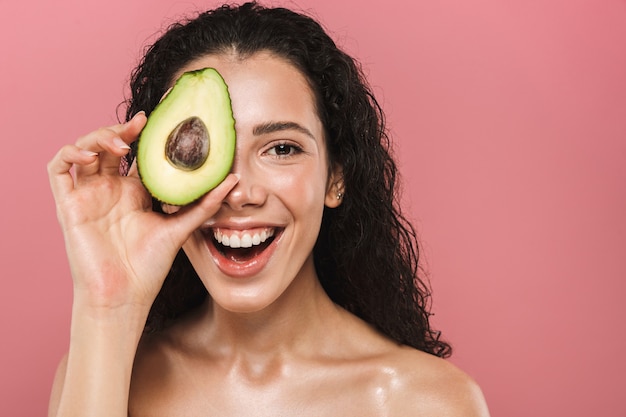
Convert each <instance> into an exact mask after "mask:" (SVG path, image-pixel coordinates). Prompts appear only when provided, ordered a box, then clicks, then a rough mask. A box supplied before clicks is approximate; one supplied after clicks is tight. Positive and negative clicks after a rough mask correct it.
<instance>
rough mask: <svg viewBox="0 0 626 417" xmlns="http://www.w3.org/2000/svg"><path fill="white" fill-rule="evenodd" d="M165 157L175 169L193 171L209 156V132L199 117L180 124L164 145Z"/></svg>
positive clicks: (190, 118)
mask: <svg viewBox="0 0 626 417" xmlns="http://www.w3.org/2000/svg"><path fill="white" fill-rule="evenodd" d="M165 156H166V157H167V160H168V161H169V163H170V164H172V165H173V166H174V167H175V168H178V169H182V170H185V171H193V170H196V169H198V168H200V167H201V166H202V164H204V162H205V161H206V160H207V157H208V156H209V131H208V129H207V128H206V126H205V124H204V123H203V122H202V120H201V119H200V118H199V117H196V116H192V117H189V118H188V119H185V120H183V121H182V122H180V123H179V124H178V125H177V126H176V127H175V128H174V130H172V133H170V134H169V136H168V137H167V141H166V143H165Z"/></svg>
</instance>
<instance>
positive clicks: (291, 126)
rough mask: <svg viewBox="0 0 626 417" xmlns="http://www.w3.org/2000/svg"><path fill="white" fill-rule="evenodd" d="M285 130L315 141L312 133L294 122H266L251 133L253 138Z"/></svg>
mask: <svg viewBox="0 0 626 417" xmlns="http://www.w3.org/2000/svg"><path fill="white" fill-rule="evenodd" d="M285 130H295V131H297V132H300V133H303V134H305V135H307V136H309V137H310V138H311V139H315V136H313V133H311V131H310V130H309V129H307V128H306V127H304V126H302V125H301V124H298V123H296V122H267V123H263V124H260V125H256V126H255V127H254V129H252V133H253V134H254V135H255V136H260V135H266V134H269V133H274V132H282V131H285Z"/></svg>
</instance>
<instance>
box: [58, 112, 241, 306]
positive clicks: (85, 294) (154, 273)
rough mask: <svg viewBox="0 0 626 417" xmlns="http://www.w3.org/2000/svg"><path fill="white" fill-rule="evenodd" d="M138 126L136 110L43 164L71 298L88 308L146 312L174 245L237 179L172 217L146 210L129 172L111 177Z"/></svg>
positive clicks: (140, 121)
mask: <svg viewBox="0 0 626 417" xmlns="http://www.w3.org/2000/svg"><path fill="white" fill-rule="evenodd" d="M145 123H146V117H145V115H144V114H143V113H139V114H137V115H136V116H135V117H133V119H132V120H130V121H129V122H127V123H124V124H120V125H116V126H112V127H109V128H103V129H99V130H97V131H94V132H92V133H89V134H88V135H86V136H84V137H82V138H80V139H79V140H78V141H77V142H76V144H75V145H67V146H65V147H63V148H62V149H61V150H60V151H59V152H58V153H57V155H56V156H55V157H54V158H53V159H52V160H51V161H50V163H49V164H48V172H49V176H50V183H51V188H52V191H53V194H54V198H55V201H56V206H57V215H58V218H59V222H60V224H61V228H62V230H63V234H64V237H65V242H66V251H67V255H68V258H69V262H70V267H71V271H72V277H73V279H74V289H75V295H74V296H75V300H76V299H77V298H78V299H80V300H82V301H83V302H86V303H87V306H88V307H90V308H97V309H100V308H105V309H115V308H119V307H129V306H134V307H138V306H141V307H143V309H144V310H145V311H146V314H147V311H148V309H149V308H150V305H151V304H152V302H153V300H154V298H155V297H156V295H157V293H158V291H159V289H160V288H161V285H162V283H163V280H164V278H165V276H166V274H167V272H168V270H169V268H170V266H171V264H172V261H173V259H174V257H175V255H176V253H177V252H178V250H179V248H180V247H181V246H182V244H183V243H184V242H185V240H186V239H187V238H188V237H189V235H190V234H191V233H192V232H193V231H194V230H195V229H197V228H198V227H199V226H200V225H201V224H202V223H203V222H204V221H206V220H207V219H208V218H209V217H211V216H212V215H213V214H215V212H216V211H217V210H218V209H219V207H220V205H221V202H222V200H223V199H224V197H225V196H226V195H227V193H228V192H229V191H230V189H231V188H232V187H233V186H234V185H235V184H236V182H237V179H236V177H235V176H233V175H230V176H229V177H227V178H226V180H224V182H223V183H222V184H220V186H218V187H217V188H216V189H215V190H213V191H212V192H210V193H209V194H207V195H206V196H204V197H203V198H202V199H201V200H200V201H198V202H196V203H194V204H192V205H190V206H187V207H184V208H183V209H181V210H180V211H178V212H177V213H175V214H173V215H163V214H160V213H155V212H153V211H152V209H151V205H152V204H151V198H150V196H149V195H148V193H147V192H146V190H145V189H144V187H143V186H142V184H141V181H140V179H139V177H138V175H137V171H136V169H135V167H132V168H131V172H130V174H129V175H128V176H122V175H120V174H119V162H120V157H122V156H124V155H125V154H126V153H127V152H128V151H129V149H130V148H129V146H128V144H129V143H131V142H133V141H134V140H136V139H137V136H138V135H139V133H140V132H141V129H142V128H143V126H144V125H145ZM72 168H73V171H74V175H72V173H71V170H72Z"/></svg>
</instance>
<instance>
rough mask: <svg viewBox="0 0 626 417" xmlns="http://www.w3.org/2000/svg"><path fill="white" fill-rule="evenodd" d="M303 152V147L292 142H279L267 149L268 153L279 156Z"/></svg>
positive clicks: (283, 156)
mask: <svg viewBox="0 0 626 417" xmlns="http://www.w3.org/2000/svg"><path fill="white" fill-rule="evenodd" d="M301 152H302V148H300V147H299V146H297V145H293V144H290V143H278V144H276V145H274V146H272V147H271V148H269V149H268V150H267V153H268V155H271V156H275V157H278V158H285V157H289V156H294V155H297V154H299V153H301Z"/></svg>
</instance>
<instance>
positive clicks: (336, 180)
mask: <svg viewBox="0 0 626 417" xmlns="http://www.w3.org/2000/svg"><path fill="white" fill-rule="evenodd" d="M328 184H329V185H328V188H327V189H326V199H325V200H324V204H325V205H326V207H328V208H337V207H339V206H340V205H341V202H342V201H343V196H344V185H343V171H342V169H341V168H340V167H336V168H335V169H334V170H333V173H332V175H331V176H330V178H329V181H328Z"/></svg>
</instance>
